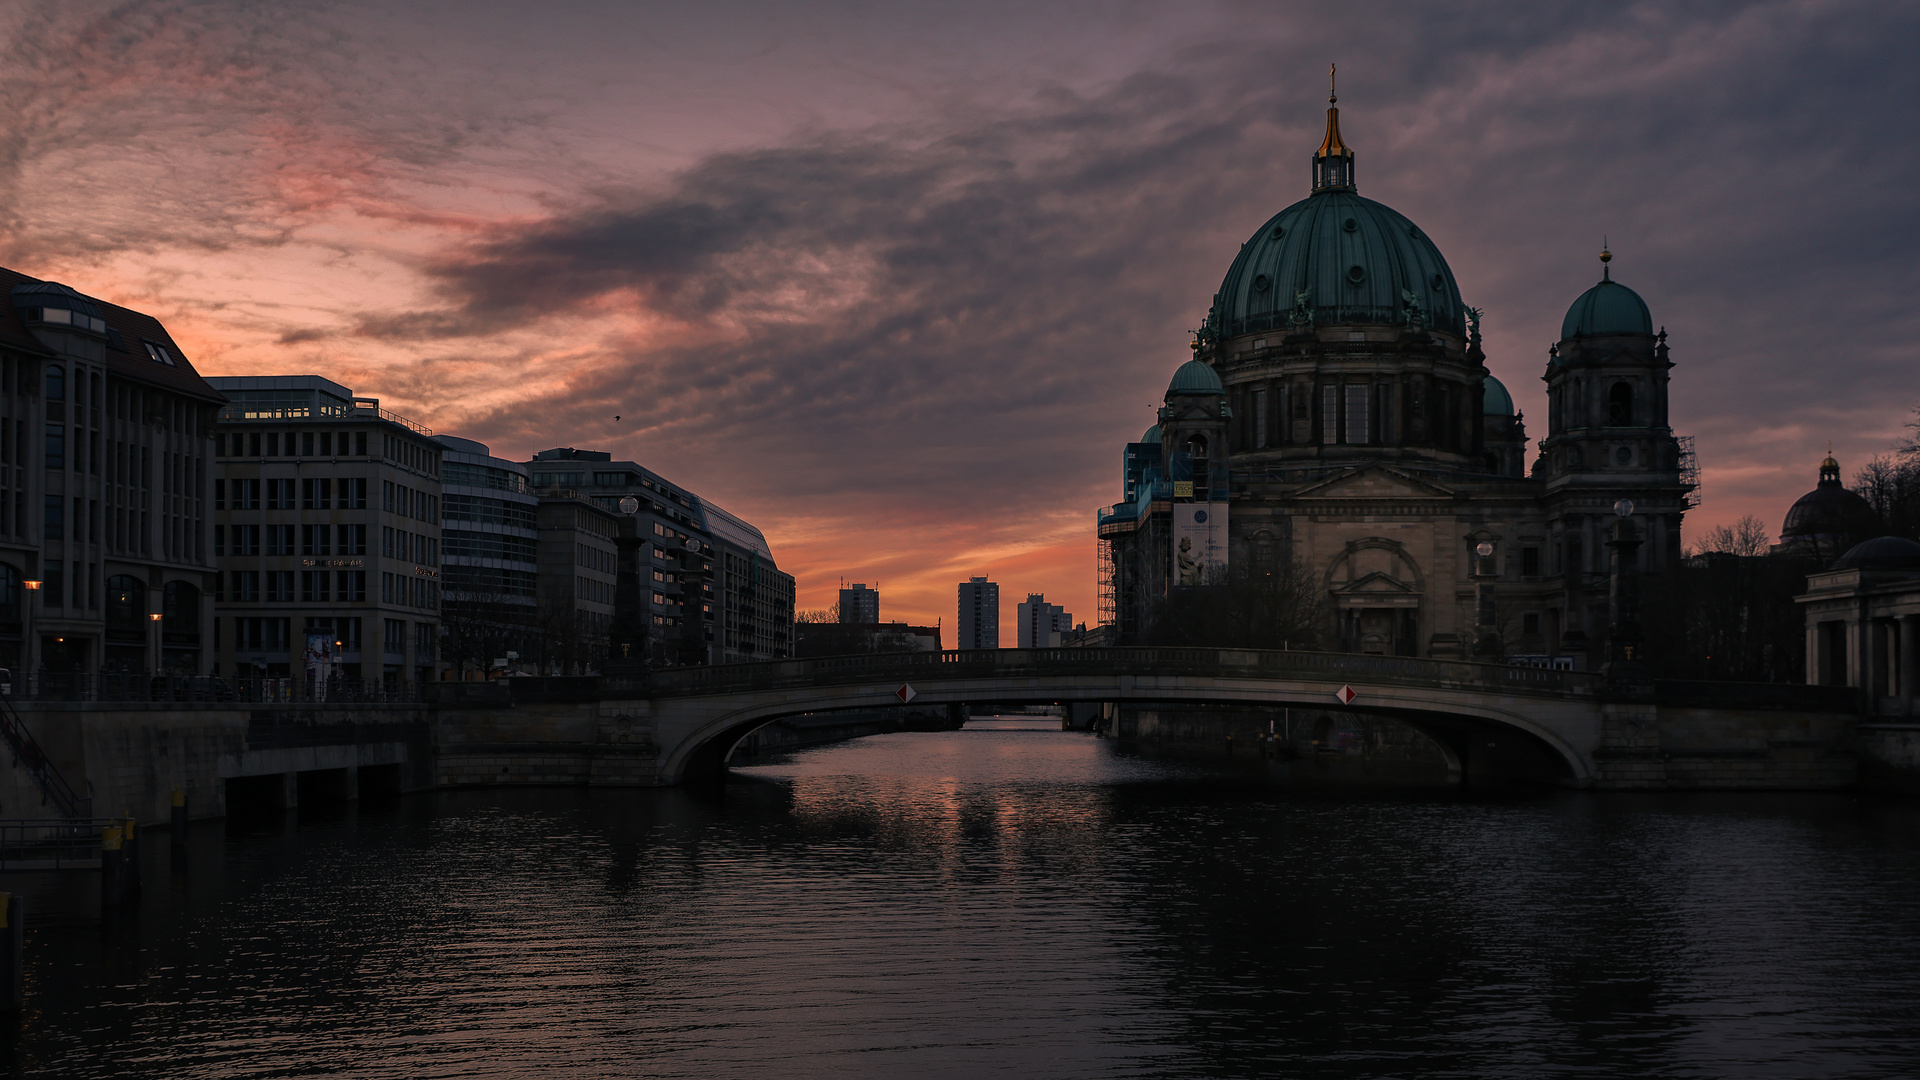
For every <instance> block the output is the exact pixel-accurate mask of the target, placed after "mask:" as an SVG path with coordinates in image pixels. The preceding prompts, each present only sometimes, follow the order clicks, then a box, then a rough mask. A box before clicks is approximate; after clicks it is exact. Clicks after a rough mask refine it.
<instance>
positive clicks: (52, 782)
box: [0, 698, 93, 818]
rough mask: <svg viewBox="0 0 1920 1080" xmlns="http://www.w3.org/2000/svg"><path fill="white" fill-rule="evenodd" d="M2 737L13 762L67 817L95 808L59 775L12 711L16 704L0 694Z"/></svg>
mask: <svg viewBox="0 0 1920 1080" xmlns="http://www.w3.org/2000/svg"><path fill="white" fill-rule="evenodd" d="M0 737H4V738H5V739H6V741H7V749H9V750H11V751H12V752H13V766H14V768H16V769H25V770H26V771H27V775H29V776H31V777H33V781H34V783H35V784H37V785H38V786H39V788H40V797H41V800H42V801H43V802H48V803H52V804H53V806H54V809H56V810H58V811H59V812H60V815H61V816H62V817H65V818H79V817H83V816H84V815H86V814H89V813H91V812H92V809H93V800H92V799H89V798H86V797H84V796H82V795H81V794H80V793H79V792H77V791H75V790H74V789H73V785H71V784H69V783H67V778H66V777H64V776H61V775H60V770H59V769H58V768H56V767H54V764H53V762H52V760H50V759H49V758H48V757H47V755H46V751H44V750H42V749H40V744H39V743H37V742H35V741H34V739H33V734H32V733H31V732H29V731H28V730H27V725H26V724H24V723H22V722H21V720H20V714H19V713H16V712H14V711H13V704H12V703H11V702H9V701H7V700H6V699H5V698H0Z"/></svg>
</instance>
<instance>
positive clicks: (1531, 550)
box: [1520, 547, 1540, 577]
mask: <svg viewBox="0 0 1920 1080" xmlns="http://www.w3.org/2000/svg"><path fill="white" fill-rule="evenodd" d="M1520 574H1521V576H1522V577H1539V576H1540V549H1539V548H1537V547H1523V548H1521V549H1520Z"/></svg>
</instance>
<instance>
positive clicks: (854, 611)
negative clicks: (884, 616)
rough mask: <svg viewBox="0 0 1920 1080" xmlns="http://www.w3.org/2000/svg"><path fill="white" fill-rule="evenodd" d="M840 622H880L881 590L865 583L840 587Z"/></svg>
mask: <svg viewBox="0 0 1920 1080" xmlns="http://www.w3.org/2000/svg"><path fill="white" fill-rule="evenodd" d="M840 621H841V622H843V623H877V622H879V621H880V590H879V589H878V588H871V589H870V588H868V587H867V586H866V585H865V584H864V583H861V582H855V583H854V584H852V585H847V584H844V583H843V584H842V585H841V586H840Z"/></svg>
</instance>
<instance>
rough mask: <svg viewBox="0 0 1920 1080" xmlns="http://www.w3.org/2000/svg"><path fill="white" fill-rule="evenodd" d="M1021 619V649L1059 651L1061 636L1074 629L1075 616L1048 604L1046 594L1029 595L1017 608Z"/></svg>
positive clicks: (1019, 632)
mask: <svg viewBox="0 0 1920 1080" xmlns="http://www.w3.org/2000/svg"><path fill="white" fill-rule="evenodd" d="M1015 611H1016V613H1017V615H1016V617H1017V618H1018V619H1019V629H1018V630H1017V631H1016V633H1017V634H1018V636H1019V641H1020V647H1021V648H1023V649H1057V648H1059V647H1060V635H1061V634H1063V633H1066V632H1068V631H1070V630H1072V629H1073V616H1071V615H1069V614H1067V612H1066V609H1064V608H1062V607H1061V606H1060V605H1058V604H1049V603H1047V597H1046V594H1045V593H1028V594H1027V599H1026V602H1025V603H1023V604H1019V605H1017V606H1016V607H1015Z"/></svg>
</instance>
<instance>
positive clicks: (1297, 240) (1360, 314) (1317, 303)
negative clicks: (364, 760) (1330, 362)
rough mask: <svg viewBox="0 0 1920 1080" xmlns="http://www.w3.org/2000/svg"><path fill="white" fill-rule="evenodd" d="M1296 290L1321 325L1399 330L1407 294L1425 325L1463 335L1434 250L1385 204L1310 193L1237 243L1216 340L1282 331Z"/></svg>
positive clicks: (1445, 270)
mask: <svg viewBox="0 0 1920 1080" xmlns="http://www.w3.org/2000/svg"><path fill="white" fill-rule="evenodd" d="M1303 292H1304V293H1306V294H1307V307H1308V308H1309V309H1310V310H1311V311H1312V313H1313V321H1314V322H1315V323H1316V324H1318V325H1321V326H1328V325H1338V324H1341V323H1375V324H1382V323H1384V324H1390V325H1399V324H1404V323H1406V322H1407V307H1406V297H1405V295H1404V294H1407V293H1411V294H1412V296H1413V298H1414V300H1415V301H1416V302H1417V303H1418V304H1419V307H1420V313H1421V317H1422V318H1423V319H1424V320H1425V321H1426V324H1427V325H1428V326H1431V327H1433V328H1434V329H1436V330H1450V331H1452V332H1453V333H1456V334H1464V333H1465V327H1466V324H1465V320H1464V318H1463V314H1464V308H1463V306H1462V305H1461V303H1460V287H1459V285H1458V284H1457V283H1456V282H1455V281H1454V280H1453V271H1452V270H1451V269H1450V268H1449V267H1448V266H1447V260H1446V259H1444V258H1442V257H1441V255H1440V249H1439V248H1437V247H1435V246H1434V243H1433V241H1431V240H1429V239H1427V234H1426V233H1423V232H1421V231H1420V229H1419V227H1418V226H1416V225H1414V223H1413V222H1411V221H1408V220H1407V219H1406V218H1404V217H1402V216H1401V215H1400V214H1399V213H1398V212H1397V211H1395V210H1393V209H1392V208H1391V207H1387V206H1383V205H1381V204H1380V203H1377V202H1374V201H1373V200H1372V199H1363V198H1361V197H1360V196H1358V195H1356V194H1354V193H1353V192H1352V191H1347V190H1327V191H1321V192H1317V193H1315V194H1313V195H1309V196H1307V197H1306V198H1304V199H1302V200H1300V201H1299V202H1297V203H1294V204H1293V205H1292V206H1289V207H1287V208H1286V209H1285V210H1282V211H1280V212H1279V213H1278V214H1275V215H1274V216H1273V217H1272V219H1270V220H1269V221H1268V222H1267V223H1266V224H1265V225H1262V226H1260V231H1258V232H1256V233H1254V234H1253V239H1251V240H1248V241H1247V242H1246V243H1245V244H1244V245H1242V246H1241V248H1240V256H1239V257H1238V258H1236V259H1235V260H1234V261H1233V266H1232V267H1231V268H1230V269H1229V270H1228V271H1227V277H1226V280H1224V281H1222V282H1221V283H1220V294H1219V296H1218V297H1216V298H1215V301H1214V304H1215V312H1216V314H1217V315H1218V317H1219V320H1220V325H1219V333H1220V336H1221V337H1222V338H1230V337H1234V336H1236V335H1238V334H1246V333H1255V332H1259V331H1262V330H1279V331H1282V332H1284V331H1286V330H1287V329H1289V327H1290V325H1291V324H1290V323H1289V321H1288V316H1289V315H1290V313H1291V312H1292V311H1293V310H1294V308H1295V306H1296V305H1297V304H1298V296H1297V294H1299V293H1303Z"/></svg>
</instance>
